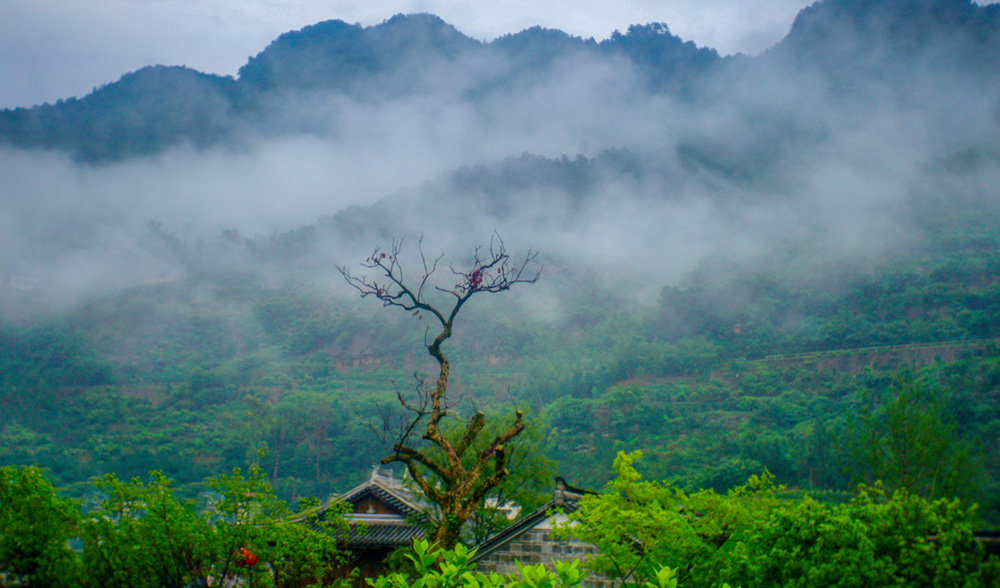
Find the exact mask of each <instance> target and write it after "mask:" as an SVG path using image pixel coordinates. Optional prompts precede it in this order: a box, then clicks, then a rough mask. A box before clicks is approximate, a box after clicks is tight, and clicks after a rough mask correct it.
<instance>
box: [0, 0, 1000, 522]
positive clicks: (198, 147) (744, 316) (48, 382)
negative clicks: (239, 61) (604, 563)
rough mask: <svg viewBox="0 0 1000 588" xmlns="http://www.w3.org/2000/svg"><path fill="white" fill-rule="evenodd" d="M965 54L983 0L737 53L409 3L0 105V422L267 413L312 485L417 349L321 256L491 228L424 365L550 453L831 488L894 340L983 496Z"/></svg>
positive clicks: (273, 450) (117, 461) (364, 456)
mask: <svg viewBox="0 0 1000 588" xmlns="http://www.w3.org/2000/svg"><path fill="white" fill-rule="evenodd" d="M997 71H1000V7H998V6H997V5H986V6H980V5H978V4H975V3H972V2H968V1H965V0H903V1H898V0H897V1H891V0H820V1H819V2H816V3H815V4H813V5H811V6H809V7H807V8H805V9H803V10H802V11H801V12H800V13H799V14H798V16H797V17H796V18H795V20H794V22H792V23H791V24H790V27H789V31H788V33H787V35H786V36H785V37H784V38H783V39H782V40H781V41H780V42H779V43H777V44H776V45H774V46H773V47H771V48H770V49H768V50H766V51H763V52H762V53H760V54H758V55H754V56H748V55H742V54H737V55H732V56H722V55H720V54H719V53H718V52H717V51H715V50H714V49H712V48H710V47H698V46H696V45H695V44H694V43H691V42H688V41H685V40H683V39H681V38H679V37H677V36H675V35H673V34H672V33H671V32H670V28H669V23H645V24H642V23H641V24H636V25H634V26H632V27H629V28H628V29H627V30H625V31H622V32H618V31H616V32H615V33H613V34H612V35H610V36H609V37H608V38H606V39H602V40H595V39H584V38H579V37H574V36H571V35H568V34H566V33H563V32H561V31H558V30H551V29H544V28H540V27H533V28H528V29H525V30H523V31H520V32H513V33H511V34H508V35H504V36H501V37H498V38H496V39H494V40H492V41H489V42H484V41H480V40H477V39H474V38H472V37H469V36H466V35H465V34H463V33H462V32H461V31H459V30H457V29H456V28H455V27H453V26H451V25H450V24H448V23H447V22H445V21H444V20H442V19H440V18H438V17H436V16H434V15H430V14H409V15H396V16H392V17H390V18H388V19H387V20H385V21H384V22H383V23H381V24H378V25H374V26H367V27H363V26H361V25H355V24H349V23H346V22H343V21H339V20H330V21H324V22H319V23H316V24H315V25H311V26H308V27H305V28H303V29H300V30H296V31H291V32H288V33H285V34H283V35H281V36H280V37H278V38H277V39H275V40H274V41H272V42H271V43H270V44H269V45H268V46H267V47H265V48H263V49H262V50H261V51H260V52H259V53H258V54H256V55H254V56H252V57H250V58H249V60H248V61H247V62H246V64H245V65H244V66H243V67H242V68H240V70H239V74H238V75H237V76H236V77H225V76H217V75H209V74H204V73H201V72H198V71H196V70H193V69H189V68H185V67H176V66H169V67H168V66H161V65H150V66H149V67H145V68H142V69H139V70H137V71H134V72H129V73H126V74H124V75H123V76H122V77H121V78H120V79H118V80H116V81H111V82H109V83H107V84H106V85H104V86H102V87H100V88H95V90H94V91H93V92H92V93H90V94H87V95H85V96H80V97H66V98H65V99H63V100H59V101H58V102H56V103H54V104H42V105H36V106H27V105H26V106H24V107H21V108H14V109H7V110H3V111H0V287H2V291H0V301H2V305H0V325H2V341H0V344H2V345H3V347H4V349H5V355H4V359H3V362H4V363H3V364H2V366H0V406H2V407H4V410H3V413H4V417H2V418H0V437H2V438H3V439H4V443H3V444H2V447H3V448H4V449H2V453H0V455H2V456H3V457H2V459H3V461H4V463H11V464H22V463H25V464H26V463H39V464H41V465H43V466H44V467H46V468H48V469H49V470H50V471H51V472H53V476H54V478H55V479H56V480H57V481H58V482H59V483H60V484H62V485H63V486H64V487H65V488H69V489H70V492H82V490H81V488H82V487H83V484H84V481H85V480H86V479H87V478H88V477H89V476H93V475H97V474H98V473H100V472H102V471H108V470H114V471H118V472H121V473H122V475H126V474H127V475H143V474H144V473H145V471H148V470H149V469H153V468H156V469H163V470H164V471H166V472H167V473H168V475H170V476H172V477H174V478H175V479H178V480H179V484H180V485H181V486H182V487H184V488H186V489H187V490H188V491H190V492H195V491H196V490H199V489H201V486H199V484H200V482H199V480H201V479H203V478H204V477H205V476H207V475H211V474H212V472H215V471H218V470H220V469H224V468H226V467H229V466H231V465H233V464H238V463H241V462H243V461H245V460H246V459H250V458H252V456H253V455H255V450H256V449H257V448H260V447H263V446H267V447H268V448H269V454H268V457H267V458H266V460H267V462H266V463H267V464H268V468H270V469H269V470H268V471H269V473H270V475H271V477H272V480H273V483H274V484H275V486H276V488H277V489H279V491H280V493H282V495H283V496H286V497H293V496H294V497H297V496H302V495H306V494H322V493H324V492H329V491H331V490H332V488H331V486H332V485H339V486H343V485H344V483H345V481H350V480H355V479H356V478H357V477H358V475H360V474H361V473H363V472H365V471H367V469H368V468H369V467H370V464H371V463H374V461H377V460H378V459H379V458H380V457H381V454H382V453H383V451H384V449H383V448H381V447H379V446H378V445H377V443H375V442H374V441H372V439H371V436H370V429H369V424H370V423H371V421H372V420H373V419H376V418H378V417H379V415H380V413H379V412H378V410H376V408H375V407H378V406H384V405H386V404H387V403H396V396H395V394H396V392H397V391H398V390H399V389H409V388H410V387H412V385H411V384H410V379H411V376H410V374H411V372H413V371H414V370H418V371H419V370H425V369H427V364H428V362H429V358H428V357H427V356H426V350H425V349H424V348H423V343H424V340H423V337H425V326H424V325H423V324H421V323H419V319H418V318H416V317H414V316H408V315H405V314H404V313H394V312H393V310H394V309H392V308H389V309H385V308H382V307H380V306H379V305H378V304H377V303H374V302H372V301H371V300H370V299H367V300H361V299H359V298H358V296H357V292H356V291H355V290H352V289H351V288H350V287H349V285H348V284H346V283H345V281H344V280H343V277H342V275H341V274H340V273H339V272H338V270H337V267H338V266H341V267H347V268H351V269H354V268H357V267H358V263H359V262H361V261H362V260H364V259H365V258H366V256H368V255H369V254H370V253H371V252H372V250H373V248H374V247H376V246H383V247H388V246H391V244H392V243H393V239H397V238H402V239H403V244H404V252H405V254H406V255H407V256H408V257H407V261H408V263H409V266H408V267H410V268H414V267H419V265H418V264H419V262H420V259H419V257H418V243H419V244H420V246H421V247H422V248H423V250H424V251H425V252H426V253H427V255H429V256H430V257H431V258H436V257H437V255H438V254H439V253H441V254H443V255H444V256H445V259H447V262H448V263H452V264H454V268H462V267H465V266H464V264H467V263H468V261H469V259H470V256H471V255H472V253H473V251H474V248H475V247H476V246H477V245H479V246H484V247H488V246H489V244H490V241H491V239H502V240H503V242H504V244H505V246H506V247H507V248H508V249H510V250H511V251H512V252H515V253H517V254H522V255H523V254H524V252H526V251H527V250H528V249H529V248H531V249H533V250H536V251H538V252H539V257H538V258H537V263H538V265H539V266H541V267H542V279H541V280H540V281H539V282H538V283H537V284H533V285H530V286H526V287H524V288H518V289H513V290H512V291H511V292H509V293H504V294H503V295H502V296H491V297H483V298H482V299H477V300H476V301H475V304H470V306H469V307H468V308H467V309H466V310H463V316H462V321H465V322H462V321H460V326H459V327H457V328H456V334H455V338H454V340H453V341H451V342H449V346H450V353H452V354H453V361H454V363H455V366H456V368H455V371H456V376H455V389H456V393H458V394H459V395H460V396H461V397H462V398H463V399H464V400H463V402H464V404H462V406H463V408H462V410H466V409H467V408H469V407H473V406H474V407H485V408H487V409H489V410H497V411H500V412H503V411H506V410H507V409H508V408H510V407H511V406H512V405H514V404H517V405H518V406H522V405H524V406H529V407H530V408H531V410H532V411H533V414H532V418H533V419H535V422H536V423H537V425H538V432H537V437H535V438H533V439H534V441H533V443H535V444H536V445H537V446H538V447H540V448H542V449H543V451H544V452H545V454H546V455H547V456H549V457H551V458H552V459H553V460H555V461H556V463H557V466H558V468H560V470H561V471H563V472H569V473H570V474H573V475H575V476H577V479H579V480H581V483H583V482H586V483H589V484H592V485H594V486H595V487H597V486H599V485H600V484H602V483H603V482H604V481H606V480H607V479H608V476H609V475H610V474H608V473H607V472H606V471H604V470H606V469H607V468H606V466H607V465H608V464H610V462H611V459H613V457H614V455H615V453H616V452H617V451H618V450H625V449H631V448H636V447H639V446H642V447H643V449H644V450H646V451H647V454H648V455H649V456H650V459H649V464H648V466H647V467H648V468H649V471H650V473H651V474H652V475H655V476H659V477H662V478H664V479H669V480H673V481H675V482H677V483H679V484H686V485H687V486H689V487H701V486H711V487H716V488H720V489H721V488H727V487H730V486H731V485H732V484H734V483H737V482H740V480H745V479H746V476H747V475H749V474H750V473H753V472H755V471H758V470H760V469H762V468H763V467H767V468H769V469H770V471H771V472H772V473H775V475H776V476H777V478H778V479H779V481H781V482H786V483H789V484H791V485H793V486H795V487H797V488H798V487H801V488H813V489H821V490H830V491H843V490H845V489H846V488H847V487H848V486H849V485H850V483H851V481H852V480H851V479H850V476H848V475H847V474H845V473H844V469H843V468H842V467H841V466H842V465H843V463H842V462H843V461H844V459H846V458H845V457H844V456H843V455H833V454H832V453H831V452H832V451H833V450H832V449H831V446H833V445H834V442H835V441H836V440H838V439H840V438H841V437H840V435H842V434H843V431H847V430H848V429H849V425H850V423H852V422H853V421H850V416H849V415H851V414H854V413H855V412H856V411H857V410H859V406H861V404H862V400H861V398H862V397H864V395H865V394H866V393H873V392H872V391H876V392H877V393H880V394H881V393H887V392H886V390H890V388H891V384H892V382H894V381H896V380H897V379H898V378H899V377H900V374H901V373H903V372H905V373H906V374H908V375H909V376H912V377H913V378H914V379H916V380H919V381H922V382H929V383H928V384H927V385H928V386H931V387H933V389H934V390H936V391H938V392H940V397H941V398H944V399H945V400H944V401H943V403H944V404H943V405H942V406H945V407H946V408H945V409H944V413H945V414H946V416H947V418H948V419H952V421H949V422H962V423H965V425H963V426H964V429H962V430H964V431H967V437H964V438H963V439H965V441H967V442H968V443H969V444H970V446H975V447H976V448H977V451H979V452H980V453H979V454H978V455H979V456H980V457H979V458H977V459H980V463H981V464H983V465H982V467H981V468H980V470H979V473H977V474H976V475H977V476H978V477H976V478H975V480H974V481H973V482H970V483H969V485H968V486H969V488H970V491H969V492H970V496H972V498H974V499H977V500H981V501H983V503H984V504H985V505H986V506H985V511H986V512H987V513H988V516H989V517H993V518H992V519H991V520H996V519H997V517H998V516H1000V515H998V514H997V513H998V512H1000V511H998V510H997V508H998V507H997V504H996V501H995V499H991V498H988V497H989V496H990V495H991V492H992V491H993V490H995V489H996V488H997V479H998V474H1000V472H998V471H997V465H996V464H997V462H996V455H995V454H996V447H997V446H998V445H997V444H996V443H995V441H997V439H996V435H997V433H996V430H995V426H992V425H991V424H990V423H993V424H994V425H995V423H996V422H997V421H996V419H997V418H1000V417H998V415H997V414H996V410H997V408H996V407H997V406H998V404H997V403H996V402H995V399H996V395H997V393H998V390H1000V387H998V386H1000V384H998V380H997V378H996V373H998V372H997V367H996V366H997V365H1000V363H998V362H1000V355H998V353H1000V352H998V351H997V348H996V346H995V344H993V343H991V342H994V341H995V340H996V338H997V337H1000V322H998V319H997V317H998V314H997V313H1000V286H998V281H997V278H996V276H997V271H1000V256H998V246H1000V199H998V198H997V186H1000V135H998V134H997V129H998V128H1000V127H998V125H1000V78H998V77H997V76H996V72H997ZM451 269H452V266H445V265H442V269H441V271H439V272H438V273H437V274H436V275H435V279H437V280H439V281H437V282H434V284H435V285H441V286H442V287H443V288H445V292H447V288H449V287H453V284H452V285H449V284H448V281H449V280H450V279H453V277H454V275H453V274H452V273H451ZM455 271H461V270H460V269H456V270H455ZM397 314H398V315H399V316H397ZM913 344H920V345H925V346H928V345H929V346H932V347H931V348H930V349H931V350H930V351H927V352H926V353H924V352H922V351H915V350H914V349H913V348H910V347H906V346H909V345H913ZM883 347H885V348H888V347H897V348H902V351H900V350H899V349H896V351H893V352H892V353H890V352H885V353H881V352H879V353H875V352H871V351H866V352H864V353H861V354H854V355H850V358H851V359H849V360H843V361H842V363H837V361H840V360H832V359H829V358H827V359H825V360H819V359H816V358H815V357H813V358H811V359H803V360H801V361H802V363H797V362H799V360H793V361H786V360H783V359H775V358H776V357H779V356H798V355H799V354H807V353H808V354H821V353H825V352H832V351H842V350H854V349H861V348H865V349H868V348H883ZM921 349H924V348H921ZM859 353H860V352H859ZM880 353H881V354H880ZM808 362H813V363H808ZM824 362H825V363H824ZM397 404H398V403H397ZM962 419H965V420H962ZM851 426H853V425H851ZM248 456H250V457H248ZM594 463H599V464H600V468H595V467H594V466H593V464H594ZM598 470H600V471H598Z"/></svg>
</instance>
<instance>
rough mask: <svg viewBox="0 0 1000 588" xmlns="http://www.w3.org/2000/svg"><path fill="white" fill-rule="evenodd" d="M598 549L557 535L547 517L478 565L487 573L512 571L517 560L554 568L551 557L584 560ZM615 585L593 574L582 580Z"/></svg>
mask: <svg viewBox="0 0 1000 588" xmlns="http://www.w3.org/2000/svg"><path fill="white" fill-rule="evenodd" d="M596 551H597V548H595V547H594V546H593V545H590V544H589V543H583V542H582V541H580V540H578V539H559V538H556V537H554V536H553V535H552V526H551V524H550V523H549V521H548V520H547V521H544V522H543V523H541V524H539V525H538V526H536V527H534V528H532V529H530V530H528V531H525V532H524V533H521V534H520V535H518V536H516V537H513V538H512V539H511V540H510V541H509V542H507V543H506V544H504V545H502V546H501V547H500V548H499V549H496V550H495V551H493V552H491V553H490V554H488V555H486V556H484V557H483V558H482V559H480V560H479V561H478V562H477V568H478V569H479V571H481V572H485V573H490V572H497V573H500V574H509V573H511V572H516V571H517V565H516V564H515V563H514V562H515V561H520V562H521V564H528V565H534V564H538V563H541V564H546V566H548V567H551V563H552V560H557V561H565V560H570V559H577V560H580V561H583V560H585V559H586V558H587V556H588V555H591V554H593V553H596ZM615 585H616V584H615V582H612V581H611V580H608V579H607V578H605V577H603V576H598V575H595V574H593V573H592V574H590V575H589V576H588V577H587V579H586V580H585V581H584V582H583V584H582V588H613V587H614V586H615Z"/></svg>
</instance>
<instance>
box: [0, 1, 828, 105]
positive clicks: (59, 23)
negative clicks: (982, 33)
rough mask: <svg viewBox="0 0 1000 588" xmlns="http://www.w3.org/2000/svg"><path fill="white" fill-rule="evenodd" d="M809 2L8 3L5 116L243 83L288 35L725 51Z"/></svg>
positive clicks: (0, 94)
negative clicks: (666, 31)
mask: <svg viewBox="0 0 1000 588" xmlns="http://www.w3.org/2000/svg"><path fill="white" fill-rule="evenodd" d="M809 3H810V2H809V1H808V0H616V1H614V2H608V1H607V0H574V1H568V0H550V1H548V2H538V1H537V0H491V1H490V2H482V1H480V2H470V1H468V0H462V1H458V0H0V80H2V83H0V108H13V107H16V106H31V105H34V104H40V103H43V102H55V101H56V100H57V99H60V98H69V97H73V96H83V95H86V94H87V93H89V92H90V91H91V90H93V89H94V88H95V87H97V86H100V85H103V84H106V83H109V82H113V81H115V80H117V79H118V78H119V77H120V76H121V75H122V74H125V73H128V72H130V71H135V70H136V69H139V68H141V67H144V66H147V65H154V64H163V65H187V66H188V67H192V68H194V69H197V70H200V71H203V72H207V73H216V74H221V75H235V74H236V72H237V70H238V69H239V67H240V66H241V65H243V64H244V63H245V62H246V60H247V58H248V57H249V56H251V55H255V54H257V53H258V52H260V51H261V50H263V49H264V47H265V46H267V44H268V43H269V42H270V41H271V40H273V39H274V38H276V37H277V36H278V35H280V34H281V33H283V32H287V31H290V30H295V29H299V28H302V27H304V26H306V25H310V24H313V23H316V22H319V21H322V20H329V19H342V20H345V21H347V22H351V23H355V22H356V23H360V24H362V25H365V26H370V25H374V24H378V23H380V22H382V21H383V20H385V19H387V18H389V17H391V16H392V15H394V14H398V13H413V12H430V13H433V14H436V15H438V16H440V17H441V18H443V19H444V20H445V21H447V22H448V23H450V24H452V25H454V26H455V27H456V28H457V29H458V30H459V31H461V32H463V33H465V34H466V35H469V36H471V37H474V38H477V39H481V40H485V41H489V40H492V39H494V38H496V37H498V36H500V35H504V34H507V33H515V32H518V31H520V30H523V29H525V28H528V27H531V26H535V25H540V26H544V27H548V28H557V29H561V30H563V31H566V32H567V33H570V34H573V35H578V36H582V37H594V38H595V39H598V40H600V39H604V38H607V37H608V36H609V35H610V34H611V33H612V32H613V31H615V30H622V31H624V30H625V29H627V28H628V26H629V25H630V24H645V23H649V22H665V23H666V24H667V25H668V26H669V27H670V29H671V31H672V32H673V33H674V34H676V35H679V36H680V37H682V38H683V39H685V40H690V41H694V42H695V43H697V44H698V45H700V46H709V47H713V48H715V49H716V50H718V51H719V52H720V53H722V54H730V53H736V52H744V53H750V54H754V53H759V52H760V51H762V50H764V49H766V48H767V47H769V46H771V45H773V44H774V43H776V42H777V41H778V40H780V39H781V38H782V37H783V36H784V35H785V33H786V32H787V31H788V28H789V27H790V26H791V23H792V21H793V20H794V18H795V15H796V14H797V13H798V11H799V10H800V9H802V8H803V7H804V6H806V5H807V4H809Z"/></svg>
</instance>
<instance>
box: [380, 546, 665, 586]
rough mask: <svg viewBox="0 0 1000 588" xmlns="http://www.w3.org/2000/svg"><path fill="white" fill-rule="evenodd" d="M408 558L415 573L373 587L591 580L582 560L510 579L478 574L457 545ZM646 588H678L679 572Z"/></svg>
mask: <svg viewBox="0 0 1000 588" xmlns="http://www.w3.org/2000/svg"><path fill="white" fill-rule="evenodd" d="M407 557H408V558H409V559H410V561H411V562H412V563H413V565H414V570H413V573H412V574H404V573H393V574H387V575H383V576H379V577H377V578H369V579H367V582H368V585H369V586H370V587H371V588H577V587H578V586H580V584H581V583H582V582H583V581H584V580H585V579H586V578H587V572H586V571H585V570H584V569H583V567H582V565H581V562H580V561H578V560H566V561H558V560H553V561H552V562H551V564H549V565H545V564H540V563H539V564H535V565H524V564H522V563H521V562H519V561H518V562H515V564H516V566H517V571H516V572H512V573H510V574H508V575H506V576H504V575H502V574H498V573H495V572H493V573H489V574H485V573H482V572H477V571H475V566H474V565H473V561H472V560H473V558H474V557H475V550H469V549H466V548H465V547H464V546H462V545H456V546H455V547H454V548H453V549H447V550H433V549H432V548H431V546H430V543H429V542H427V541H424V540H416V541H414V542H413V551H412V553H409V554H407ZM643 588H677V579H676V577H675V571H674V570H671V569H668V568H661V569H657V570H656V572H655V574H654V576H653V578H652V581H648V582H646V583H645V584H644V585H643Z"/></svg>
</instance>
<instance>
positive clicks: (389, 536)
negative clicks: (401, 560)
mask: <svg viewBox="0 0 1000 588" xmlns="http://www.w3.org/2000/svg"><path fill="white" fill-rule="evenodd" d="M351 520H352V521H356V522H357V523H359V524H352V525H351V532H350V534H349V535H348V536H347V541H348V544H349V545H350V546H351V547H362V548H363V547H400V546H404V545H409V544H410V543H412V542H413V540H414V539H416V538H417V537H422V536H423V535H424V533H425V531H424V528H423V527H421V526H420V525H418V524H416V523H413V522H410V521H406V520H403V519H400V518H395V517H393V518H389V517H386V518H382V519H380V518H378V517H376V516H365V515H355V516H353V517H351Z"/></svg>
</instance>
